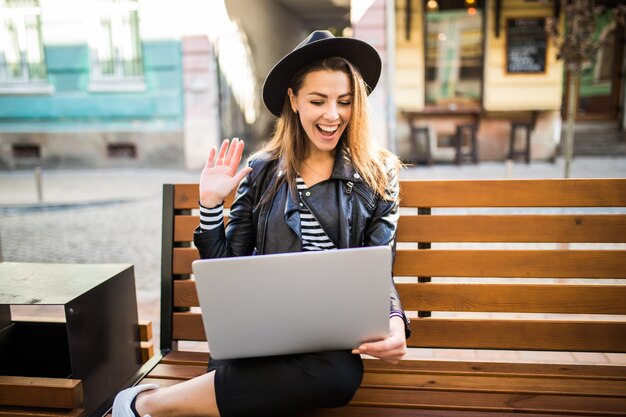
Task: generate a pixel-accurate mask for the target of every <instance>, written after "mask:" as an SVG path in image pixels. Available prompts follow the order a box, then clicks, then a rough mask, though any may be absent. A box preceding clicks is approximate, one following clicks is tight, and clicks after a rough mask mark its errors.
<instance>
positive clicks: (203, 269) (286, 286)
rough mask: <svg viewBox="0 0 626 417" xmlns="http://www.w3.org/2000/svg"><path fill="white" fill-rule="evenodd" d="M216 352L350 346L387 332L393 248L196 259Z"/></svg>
mask: <svg viewBox="0 0 626 417" xmlns="http://www.w3.org/2000/svg"><path fill="white" fill-rule="evenodd" d="M192 267H193V273H194V276H195V280H196V288H197V290H198V298H199V300H200V306H201V307H202V318H203V321H204V329H205V331H206V334H207V339H208V342H209V350H210V352H211V357H213V358H215V359H234V358H250V357H257V356H273V355H286V354H294V353H305V352H319V351H324V350H338V349H352V348H355V347H358V346H359V345H360V344H361V343H363V342H367V341H375V340H381V339H384V338H385V337H386V336H387V335H388V334H389V291H390V285H391V284H390V282H391V281H390V279H391V278H390V277H391V249H390V248H389V247H382V246H378V247H367V248H356V249H342V250H330V251H321V252H299V253H287V254H278V255H262V256H250V257H236V258H220V259H203V260H198V261H194V262H193V265H192Z"/></svg>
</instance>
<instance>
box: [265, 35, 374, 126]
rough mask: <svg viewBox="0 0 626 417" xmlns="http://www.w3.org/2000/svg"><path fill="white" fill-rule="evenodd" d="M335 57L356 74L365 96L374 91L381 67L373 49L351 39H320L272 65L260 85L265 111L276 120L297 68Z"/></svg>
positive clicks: (366, 44) (364, 43)
mask: <svg viewBox="0 0 626 417" xmlns="http://www.w3.org/2000/svg"><path fill="white" fill-rule="evenodd" d="M335 56H338V57H341V58H344V59H346V60H348V61H349V62H350V63H351V64H352V65H354V66H355V67H356V68H357V69H358V70H359V73H360V74H361V76H362V77H363V80H364V81H365V83H366V84H367V85H368V87H369V89H368V94H369V92H371V91H372V90H373V89H374V87H376V84H378V80H379V78H380V71H381V68H382V63H381V60H380V55H379V54H378V52H377V51H376V49H374V47H373V46H371V45H370V44H368V43H366V42H363V41H361V40H358V39H354V38H330V39H323V40H319V41H317V42H312V43H310V44H308V45H305V46H303V47H301V48H298V49H296V50H294V51H292V52H291V53H289V54H288V55H286V56H285V57H284V58H283V59H281V60H280V61H278V63H277V64H276V65H274V68H272V70H271V71H270V73H269V74H268V75H267V78H266V79H265V83H264V84H263V101H264V103H265V106H266V107H267V108H268V110H269V111H270V112H271V113H272V114H274V115H275V116H280V114H281V112H282V110H283V105H284V102H285V97H286V95H287V89H288V88H289V83H290V82H291V79H292V78H293V76H294V75H295V73H296V72H297V71H298V70H299V69H300V68H302V67H303V66H305V65H308V64H310V63H312V62H314V61H318V60H320V59H324V58H330V57H335Z"/></svg>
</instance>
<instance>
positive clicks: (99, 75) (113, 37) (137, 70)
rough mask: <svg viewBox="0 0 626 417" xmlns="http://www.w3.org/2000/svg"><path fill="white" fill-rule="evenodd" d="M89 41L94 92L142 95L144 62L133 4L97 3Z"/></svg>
mask: <svg viewBox="0 0 626 417" xmlns="http://www.w3.org/2000/svg"><path fill="white" fill-rule="evenodd" d="M96 5H97V7H96V11H97V13H96V19H95V22H94V28H95V30H94V32H93V34H92V37H91V39H90V53H91V85H90V89H91V90H95V91H119V90H123V91H142V90H144V89H145V83H144V79H143V58H142V53H141V41H140V39H139V17H138V12H139V4H138V2H137V1H136V0H96Z"/></svg>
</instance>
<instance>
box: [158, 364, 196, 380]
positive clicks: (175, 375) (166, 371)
mask: <svg viewBox="0 0 626 417" xmlns="http://www.w3.org/2000/svg"><path fill="white" fill-rule="evenodd" d="M207 365H208V363H207ZM207 365H204V366H200V365H167V364H163V363H160V364H158V365H157V366H155V367H154V369H152V371H150V373H149V374H148V377H149V378H162V379H191V378H195V377H197V376H200V375H203V374H205V373H206V372H207Z"/></svg>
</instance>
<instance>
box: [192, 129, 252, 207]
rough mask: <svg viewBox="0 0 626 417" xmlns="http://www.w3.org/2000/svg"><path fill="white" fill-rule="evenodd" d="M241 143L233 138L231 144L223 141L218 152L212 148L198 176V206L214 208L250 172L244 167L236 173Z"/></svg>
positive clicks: (241, 149)
mask: <svg viewBox="0 0 626 417" xmlns="http://www.w3.org/2000/svg"><path fill="white" fill-rule="evenodd" d="M243 146H244V145H243V141H242V140H239V139H237V138H234V139H233V140H232V142H230V146H229V140H228V139H224V141H223V142H222V146H220V150H219V152H218V151H217V149H216V148H215V146H214V147H212V148H211V152H209V158H208V159H207V161H206V164H205V165H204V169H203V170H202V173H201V174H200V204H202V205H203V206H204V207H215V206H217V205H218V204H220V203H221V202H222V201H224V199H225V198H226V196H228V194H230V193H231V192H232V191H233V190H234V189H235V188H237V186H238V185H239V182H241V180H242V179H243V178H244V177H245V176H246V175H248V174H249V173H250V171H252V168H250V167H245V168H242V169H241V170H240V171H239V172H237V167H239V163H240V162H241V155H243Z"/></svg>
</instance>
